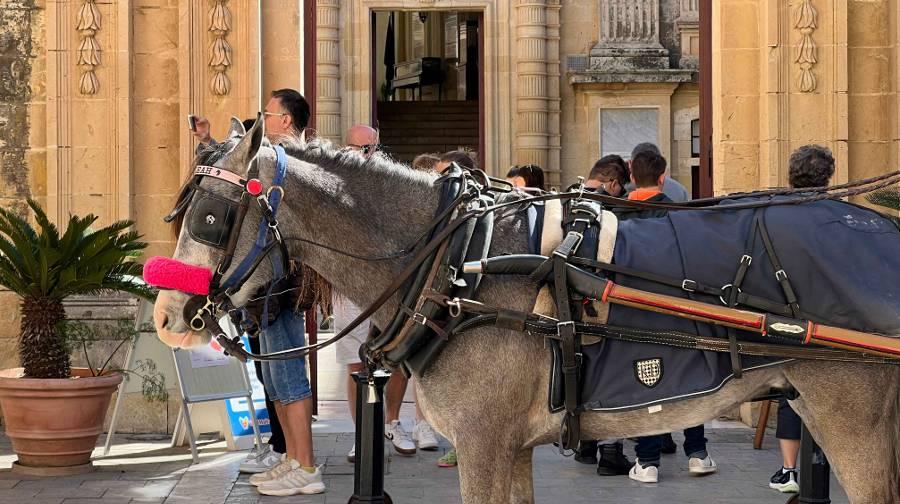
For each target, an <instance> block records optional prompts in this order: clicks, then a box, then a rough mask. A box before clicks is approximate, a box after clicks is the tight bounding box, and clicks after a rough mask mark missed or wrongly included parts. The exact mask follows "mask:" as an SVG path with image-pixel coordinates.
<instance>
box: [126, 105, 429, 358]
mask: <svg viewBox="0 0 900 504" xmlns="http://www.w3.org/2000/svg"><path fill="white" fill-rule="evenodd" d="M279 142H280V143H279V145H278V146H276V147H272V145H271V144H270V143H269V142H268V141H267V140H266V139H265V138H264V131H263V121H257V122H256V124H255V125H254V126H253V127H252V128H250V130H249V131H246V132H245V131H244V129H243V127H242V125H241V123H240V122H239V121H237V120H236V119H233V120H232V127H231V131H230V132H229V136H228V139H227V140H225V141H224V142H222V144H219V145H217V146H215V148H214V151H213V155H212V156H211V159H208V160H203V159H200V161H201V162H199V163H198V166H196V167H195V168H194V176H193V178H192V179H191V181H190V183H189V184H187V185H186V186H185V188H184V189H183V190H182V193H181V196H180V197H179V204H178V205H177V206H176V209H175V210H174V211H173V214H175V213H179V212H180V213H181V215H183V219H184V226H182V228H181V230H180V232H179V235H178V242H177V246H176V249H175V253H174V256H173V258H171V259H162V258H154V259H152V261H153V262H152V263H151V261H148V263H147V265H146V266H145V270H144V271H145V279H147V280H148V281H149V282H150V283H151V284H154V285H157V286H159V287H161V288H162V289H163V291H162V292H161V294H160V296H159V297H158V299H157V302H156V306H155V310H154V321H155V323H156V328H157V330H158V331H159V335H160V338H161V339H162V340H163V341H164V342H165V343H166V344H168V345H170V346H178V347H190V346H197V345H202V344H205V343H206V342H207V341H208V340H209V337H210V335H209V334H207V332H206V331H205V330H204V329H203V328H202V327H200V326H201V324H196V325H195V326H192V325H191V324H192V322H196V318H197V317H196V314H197V313H198V312H197V310H198V309H201V310H202V309H203V308H204V304H205V303H206V302H207V301H215V302H216V303H217V307H218V308H221V306H223V305H222V304H218V303H219V302H223V301H225V299H226V298H227V303H224V305H225V306H227V307H228V308H231V307H234V308H240V307H242V306H243V305H244V304H245V303H246V302H247V301H248V300H249V298H250V297H251V296H252V295H253V294H254V293H255V292H257V291H258V290H259V288H260V287H261V286H263V285H265V284H267V283H268V282H270V281H271V280H272V279H273V278H274V277H275V271H273V269H272V267H270V266H269V265H270V264H272V263H275V262H279V261H276V260H273V256H274V255H276V254H275V252H277V250H276V251H266V252H264V253H263V254H259V253H258V250H257V247H255V245H258V243H259V237H260V236H261V235H260V233H261V229H262V227H263V224H261V223H265V222H266V221H265V215H264V213H263V210H262V208H264V207H265V205H264V204H262V203H260V202H261V201H264V200H266V199H265V197H266V196H267V195H269V194H270V193H272V192H274V193H280V196H283V199H284V201H283V202H281V204H280V209H279V210H278V213H277V222H278V229H279V231H280V234H281V236H282V237H283V239H284V250H283V252H284V253H283V254H282V255H285V254H286V255H287V256H289V257H291V258H301V260H302V263H303V264H304V265H307V266H309V267H310V268H312V269H313V270H315V271H316V272H317V273H318V274H319V275H321V276H322V277H324V278H325V279H326V280H327V281H329V282H330V283H331V284H332V285H334V287H335V289H336V290H337V291H338V292H340V293H341V294H343V295H345V296H347V297H348V298H350V299H351V300H352V301H354V302H355V303H357V304H359V305H361V306H364V305H367V304H369V303H371V302H372V301H373V300H374V298H375V297H377V294H378V290H379V289H380V288H384V287H386V286H387V285H388V284H389V283H390V282H391V281H392V279H393V275H395V274H396V273H397V272H399V271H400V270H401V269H402V266H403V265H404V264H405V262H406V261H409V260H410V259H411V257H412V256H411V254H409V253H410V252H411V250H412V247H414V246H415V244H416V243H418V241H417V240H418V239H421V237H423V236H424V234H423V233H424V232H425V231H426V230H427V227H428V225H429V223H430V221H431V219H432V217H433V216H434V212H435V209H436V208H437V204H438V200H439V197H440V186H439V185H436V181H437V177H436V176H435V175H432V174H424V173H421V172H416V171H413V170H411V169H410V168H409V167H408V166H406V165H403V164H401V163H397V162H395V161H393V160H392V159H390V158H388V157H385V156H368V157H366V156H363V155H361V154H359V153H358V152H355V151H351V150H347V149H340V148H335V147H333V146H331V144H330V143H328V142H327V141H324V140H319V139H312V140H309V141H306V140H305V139H304V138H300V139H297V138H284V139H279ZM280 149H283V151H280ZM279 156H282V157H279ZM201 157H202V156H201ZM282 166H283V170H284V180H283V183H281V184H277V185H278V190H277V191H272V188H273V187H274V186H275V185H276V184H274V181H275V174H276V171H279V172H280V170H282V168H279V167H282ZM254 167H255V168H254ZM251 182H252V183H255V184H258V185H259V186H260V187H261V196H263V199H260V197H258V196H257V195H256V194H253V193H252V191H251V189H252V188H251ZM248 193H251V194H253V197H250V198H248V199H249V207H248V211H247V213H246V217H244V218H243V219H241V218H240V213H239V212H237V207H238V203H239V201H240V200H241V198H242V197H246V196H247V194H248ZM267 201H271V196H269V199H268V200H267ZM258 203H260V204H258ZM235 214H237V215H238V217H237V218H233V215H235ZM270 235H271V233H270ZM228 243H231V244H232V245H233V246H234V250H233V253H232V254H230V256H231V257H232V259H231V260H230V261H229V260H228V256H229V254H226V249H227V244H228ZM276 248H277V247H276ZM261 255H264V256H267V257H264V258H263V260H261V261H258V263H259V265H260V266H259V267H258V268H256V269H255V270H251V271H249V272H247V271H245V270H243V269H241V267H240V265H241V264H242V263H247V262H248V259H247V258H248V257H251V258H252V257H260V256H261ZM250 262H252V261H250ZM283 271H284V270H282V272H283ZM148 273H150V274H151V276H153V275H157V276H156V277H155V280H158V281H154V279H151V278H149V277H148ZM234 279H238V280H239V281H237V282H235V283H231V284H230V285H231V287H230V289H229V290H228V291H227V292H224V294H226V295H225V296H222V295H221V294H223V288H224V287H228V286H229V282H231V281H232V280H234ZM210 280H212V282H210ZM210 285H211V286H212V288H210V287H209V286H210ZM217 294H218V296H217ZM209 298H217V299H212V300H210V299H209ZM391 308H392V304H391V303H388V304H387V305H386V306H385V309H384V310H383V311H384V313H388V312H390V310H391ZM216 311H218V312H221V309H220V310H216ZM384 313H382V312H381V311H380V312H379V314H377V316H376V317H375V318H376V319H379V317H385V316H386V315H384Z"/></svg>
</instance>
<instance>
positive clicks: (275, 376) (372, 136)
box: [176, 89, 834, 496]
mask: <svg viewBox="0 0 900 504" xmlns="http://www.w3.org/2000/svg"><path fill="white" fill-rule="evenodd" d="M309 119H310V107H309V104H308V103H307V101H306V100H305V98H304V97H303V96H302V95H301V94H300V93H299V92H297V91H295V90H292V89H281V90H277V91H274V92H273V93H272V96H271V99H270V100H269V102H268V103H267V104H266V107H265V111H264V112H263V116H262V120H264V121H265V133H266V136H267V137H268V138H269V140H270V141H271V142H273V143H277V142H278V141H279V138H283V137H286V136H287V137H290V136H293V137H299V136H300V135H301V134H302V133H303V132H304V131H305V130H306V128H307V126H308V124H309ZM254 121H255V120H252V119H251V120H247V121H245V127H247V128H249V127H250V126H252V124H253V123H254ZM192 133H193V134H194V136H195V137H196V138H197V140H198V141H199V146H198V149H197V152H198V162H199V164H213V163H214V162H215V159H210V156H215V155H217V154H216V150H215V149H212V148H208V147H209V146H214V145H215V143H216V141H215V140H214V139H213V138H212V137H211V136H210V124H209V121H208V120H206V119H204V118H198V119H197V120H196V126H195V128H194V129H193V130H192ZM345 149H346V150H347V151H353V152H357V153H358V154H359V155H361V156H364V157H369V156H377V155H382V154H381V151H382V147H381V145H380V142H379V137H378V132H377V130H375V129H373V128H371V127H369V126H365V125H356V126H353V127H352V128H350V129H349V130H348V132H347V143H346V146H345ZM451 163H457V164H459V165H460V166H462V167H464V168H470V169H474V168H476V167H477V163H476V161H475V159H474V157H473V156H472V155H471V153H468V152H465V151H451V152H447V153H444V154H422V155H420V156H418V157H417V158H416V159H415V160H414V161H413V163H412V169H417V170H424V171H433V172H437V173H440V172H441V171H443V170H444V169H446V168H447V167H448V166H449V165H450V164H451ZM668 173H669V170H668V167H667V163H666V159H665V158H664V157H663V156H662V154H661V152H660V150H659V148H658V147H657V146H656V145H654V144H651V143H641V144H639V145H637V146H636V147H635V148H634V149H633V151H632V152H631V157H630V159H629V160H628V161H626V160H625V159H623V158H622V157H621V156H618V155H607V156H603V157H602V158H600V159H599V160H598V161H597V162H596V163H595V164H594V166H593V167H592V168H591V170H590V172H589V174H588V176H587V179H586V180H585V181H584V188H585V189H586V190H590V191H596V192H600V193H604V194H608V195H610V196H614V197H618V198H624V199H629V200H638V201H650V202H683V201H687V200H688V199H690V195H689V194H688V191H687V190H686V189H685V187H684V186H683V185H681V184H680V183H679V182H678V181H676V180H675V179H673V178H671V177H670V176H669V174H668ZM833 173H834V159H833V157H832V156H831V153H830V151H828V149H826V148H824V147H821V146H816V145H811V146H804V147H801V148H800V149H798V150H797V151H796V152H795V153H794V154H793V155H792V156H791V159H790V182H791V186H792V187H796V188H802V187H818V186H825V185H827V184H828V182H829V179H830V177H831V176H832V174H833ZM507 180H508V181H509V182H510V184H512V185H513V186H514V187H517V188H521V189H522V190H525V191H543V190H546V189H547V188H546V187H545V179H544V173H543V170H542V169H541V168H540V167H539V166H536V165H533V164H526V165H520V166H518V165H517V166H514V167H512V168H511V169H510V170H509V172H508V173H507ZM665 213H666V211H665V210H656V209H650V210H639V211H635V210H626V211H622V212H619V215H618V217H619V219H620V220H621V219H643V218H655V217H662V216H665ZM178 228H180V223H176V229H178ZM315 275H316V274H315V272H313V271H312V270H309V269H307V268H303V267H300V266H298V267H296V268H292V273H291V274H290V275H289V276H288V277H287V278H284V279H282V280H280V281H279V282H278V284H277V285H275V286H266V287H265V288H264V289H262V290H261V291H260V292H259V294H258V295H257V296H253V297H254V298H255V299H256V300H257V301H256V302H251V303H250V304H249V305H248V306H247V307H246V308H245V320H247V321H249V322H248V327H250V328H253V329H262V330H259V331H258V337H254V338H250V345H251V350H252V351H253V352H254V353H259V352H260V351H261V352H264V353H271V352H278V351H281V350H287V349H290V348H295V347H300V346H303V345H304V344H305V325H306V321H305V319H304V312H305V311H306V310H309V309H316V307H322V308H325V310H323V311H325V312H327V311H328V309H329V308H333V313H334V327H335V330H336V331H340V330H342V329H343V328H344V327H346V326H347V324H348V323H349V322H350V321H352V320H353V319H354V318H356V316H357V315H359V313H360V312H361V310H360V308H359V307H358V306H355V305H354V304H353V303H352V302H350V301H349V300H348V299H346V298H344V297H342V296H341V295H340V294H339V293H335V294H334V295H333V297H331V296H330V295H329V299H322V298H321V293H319V294H318V295H309V292H308V291H309V289H308V288H307V286H308V285H309V284H310V283H311V278H310V277H314V276H315ZM266 304H267V305H268V307H267V308H266V306H264V305H266ZM264 314H265V319H264V317H263V315H264ZM370 325H371V323H369V324H362V325H360V326H359V327H357V328H356V329H355V330H354V331H353V332H351V333H350V334H349V335H348V336H347V337H346V338H344V339H342V340H340V341H339V342H338V345H337V350H336V352H337V362H338V364H340V365H343V366H346V371H347V374H346V377H347V378H346V379H347V382H346V386H347V403H348V406H349V408H350V413H351V416H353V418H354V421H355V418H356V412H355V404H356V403H355V400H354V398H355V389H356V386H355V382H354V381H353V379H352V376H351V375H352V373H354V372H357V371H362V370H364V366H363V364H362V363H361V362H360V357H359V348H360V345H362V343H363V342H364V341H365V340H366V338H367V337H368V335H369V330H370ZM253 326H255V327H253ZM255 365H256V370H257V377H258V378H259V379H260V381H261V382H262V383H263V385H264V388H265V392H266V407H267V409H268V411H269V418H270V427H271V430H272V436H271V437H270V438H269V441H268V443H267V444H266V445H265V446H263V447H259V448H258V449H257V451H256V452H255V453H253V454H252V456H251V457H249V458H248V459H247V460H246V461H245V462H244V463H243V464H241V471H242V472H245V473H252V476H251V477H250V484H251V485H253V486H255V487H256V488H257V490H258V491H259V493H261V494H264V495H275V496H288V495H296V494H316V493H322V492H324V491H325V484H324V482H323V479H322V471H321V468H319V467H317V466H316V465H315V456H314V453H313V438H312V422H313V419H312V411H313V404H312V391H311V388H310V384H309V380H308V377H307V373H306V362H305V360H304V359H294V360H280V361H271V362H269V361H264V362H259V361H257V362H255ZM407 386H408V380H407V379H406V378H405V377H404V376H403V375H402V373H394V374H393V376H392V377H391V379H390V380H389V382H388V384H387V387H386V392H385V397H386V409H385V412H386V418H385V419H386V422H387V423H386V425H385V437H387V438H388V439H389V440H390V441H391V443H392V445H393V447H394V449H395V450H396V451H397V453H399V454H402V455H412V454H414V453H416V450H417V449H420V450H437V449H438V441H437V436H436V434H435V432H434V430H433V429H432V428H431V426H430V425H429V424H428V422H427V421H426V420H425V419H424V417H423V415H422V413H421V411H420V410H419V409H418V406H417V408H416V418H415V423H414V428H413V430H412V435H410V434H409V433H408V432H407V431H406V429H405V428H404V426H403V423H402V422H401V421H400V409H401V405H402V401H403V396H404V394H405V392H406V389H407ZM778 417H779V427H778V431H777V437H778V438H779V439H781V448H782V454H783V459H784V464H783V467H782V468H781V469H779V470H778V471H777V472H776V473H775V474H774V475H773V476H772V478H771V481H770V486H771V487H772V488H774V489H777V490H780V491H784V492H791V491H793V492H796V491H797V483H796V482H797V473H796V468H795V467H796V459H797V451H798V449H799V437H800V434H799V430H800V420H799V417H797V416H796V413H793V411H792V410H791V409H790V406H789V405H788V404H787V402H786V401H782V404H781V405H780V407H779V414H778ZM684 436H685V441H684V445H683V448H684V453H685V455H686V456H687V457H688V470H689V472H690V473H691V474H695V475H706V474H711V473H714V472H716V471H717V466H716V463H715V461H713V459H712V458H711V457H710V456H709V453H708V452H707V449H706V443H707V440H706V438H705V437H704V428H703V426H702V425H699V426H696V427H692V428H690V429H685V431H684ZM676 451H677V446H676V445H675V443H674V441H673V440H672V437H671V434H667V435H658V436H645V437H641V438H638V439H637V445H636V447H635V452H636V459H635V461H634V463H633V464H632V463H631V462H630V461H629V460H628V457H627V456H625V454H624V451H623V444H622V441H621V440H607V441H602V442H598V441H587V442H582V445H581V447H580V449H579V450H578V452H577V454H576V457H575V458H576V460H578V461H579V462H582V463H585V464H592V465H597V474H599V475H602V476H615V475H625V474H627V475H628V476H629V477H630V478H631V479H633V480H636V481H640V482H643V483H656V482H657V481H658V478H659V471H658V468H659V464H660V460H661V457H660V455H661V454H662V453H675V452H676ZM347 458H348V459H349V460H351V461H353V460H354V458H355V453H354V450H353V449H351V450H350V452H349V453H348V455H347ZM456 462H457V460H456V452H455V451H454V450H450V451H448V452H447V453H446V454H445V455H444V456H443V457H441V458H440V460H439V462H438V463H439V465H441V466H444V467H451V466H455V465H456Z"/></svg>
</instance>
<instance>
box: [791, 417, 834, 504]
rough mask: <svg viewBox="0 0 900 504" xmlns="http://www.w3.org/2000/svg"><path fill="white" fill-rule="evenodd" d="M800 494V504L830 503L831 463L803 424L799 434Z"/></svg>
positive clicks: (798, 500)
mask: <svg viewBox="0 0 900 504" xmlns="http://www.w3.org/2000/svg"><path fill="white" fill-rule="evenodd" d="M798 465H799V466H800V481H799V483H800V495H799V498H798V499H797V502H800V503H802V504H831V497H830V495H831V465H830V464H829V463H828V459H827V458H825V452H823V451H822V448H821V447H820V446H819V445H818V444H817V443H816V441H815V440H814V439H813V438H812V436H811V435H810V433H809V430H807V428H806V425H805V424H804V425H803V431H802V433H801V434H800V460H799V464H798Z"/></svg>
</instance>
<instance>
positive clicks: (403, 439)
mask: <svg viewBox="0 0 900 504" xmlns="http://www.w3.org/2000/svg"><path fill="white" fill-rule="evenodd" d="M384 437H386V438H388V439H390V440H391V443H393V445H394V449H395V450H397V453H399V454H401V455H413V454H415V453H416V444H415V443H413V442H412V439H410V438H409V434H407V433H406V431H405V430H403V424H401V423H400V420H394V421H393V422H391V423H389V424H385V426H384Z"/></svg>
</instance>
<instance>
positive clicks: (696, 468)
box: [688, 455, 719, 476]
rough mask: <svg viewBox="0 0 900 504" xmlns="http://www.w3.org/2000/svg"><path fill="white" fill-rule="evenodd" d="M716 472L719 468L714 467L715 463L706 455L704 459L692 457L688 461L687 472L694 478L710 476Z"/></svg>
mask: <svg viewBox="0 0 900 504" xmlns="http://www.w3.org/2000/svg"><path fill="white" fill-rule="evenodd" d="M718 470H719V468H718V467H716V461H715V460H713V459H712V458H711V457H710V456H709V455H707V456H706V458H705V459H701V458H698V457H692V458H691V459H689V460H688V472H690V473H691V474H692V475H694V476H703V475H706V474H712V473H714V472H716V471H718Z"/></svg>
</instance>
